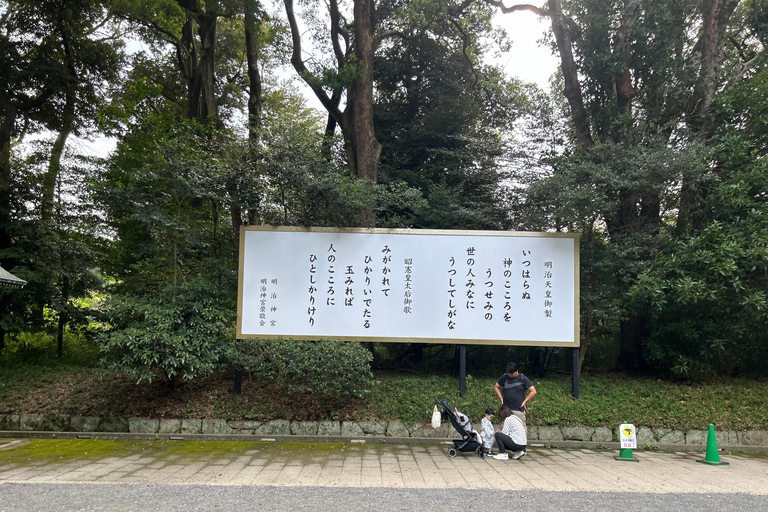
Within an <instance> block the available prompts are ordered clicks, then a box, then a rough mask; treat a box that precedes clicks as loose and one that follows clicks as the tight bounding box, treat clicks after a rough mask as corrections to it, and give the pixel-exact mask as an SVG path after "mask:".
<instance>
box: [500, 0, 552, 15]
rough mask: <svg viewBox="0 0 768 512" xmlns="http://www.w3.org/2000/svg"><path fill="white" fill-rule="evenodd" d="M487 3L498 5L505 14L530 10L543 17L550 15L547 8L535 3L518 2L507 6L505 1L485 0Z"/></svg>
mask: <svg viewBox="0 0 768 512" xmlns="http://www.w3.org/2000/svg"><path fill="white" fill-rule="evenodd" d="M485 1H486V3H488V4H490V5H492V6H494V7H498V8H499V10H501V12H503V13H504V14H509V13H511V12H517V11H530V12H532V13H535V14H538V15H539V16H541V17H542V18H546V17H548V16H550V11H549V10H547V9H542V8H541V7H536V6H535V5H531V4H516V5H512V6H510V7H507V6H505V5H504V3H503V2H501V1H499V0H485Z"/></svg>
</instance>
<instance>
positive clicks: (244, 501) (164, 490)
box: [0, 483, 768, 512]
mask: <svg viewBox="0 0 768 512" xmlns="http://www.w3.org/2000/svg"><path fill="white" fill-rule="evenodd" d="M516 509H519V510H520V511H521V512H539V511H540V512H566V511H567V512H572V511H575V510H590V511H602V510H606V511H614V510H617V511H618V510H621V511H622V512H635V511H637V512H639V511H649V512H658V511H664V512H666V511H670V512H675V511H681V512H682V511H685V512H690V511H696V512H706V511H717V512H723V511H738V512H753V511H754V512H765V511H766V510H768V496H755V495H748V494H700V493H699V494H689V493H676V494H644V493H618V492H617V493H595V492H546V491H517V492H515V491H489V490H468V489H388V488H344V487H252V486H202V485H156V484H43V483H38V484H9V483H6V484H0V512H38V511H40V512H65V511H66V512H70V511H77V512H91V511H94V512H95V511H99V512H102V511H104V512H107V511H120V512H128V511H131V512H146V511H163V512H177V511H178V512H192V511H203V510H205V511H208V510H213V511H224V510H226V511H244V510H258V511H288V510H290V511H293V510H321V511H326V510H327V511H334V512H342V511H344V512H345V511H349V510H351V511H354V510H364V511H365V512H373V511H425V512H426V511H429V512H436V511H454V510H455V511H468V510H482V511H489V512H490V511H500V510H516Z"/></svg>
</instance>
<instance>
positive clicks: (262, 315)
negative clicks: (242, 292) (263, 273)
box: [259, 279, 267, 327]
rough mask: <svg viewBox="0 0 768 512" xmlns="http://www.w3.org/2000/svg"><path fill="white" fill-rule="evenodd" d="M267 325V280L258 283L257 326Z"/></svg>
mask: <svg viewBox="0 0 768 512" xmlns="http://www.w3.org/2000/svg"><path fill="white" fill-rule="evenodd" d="M265 325H267V280H266V279H262V280H261V282H260V283H259V326H261V327H264V326H265Z"/></svg>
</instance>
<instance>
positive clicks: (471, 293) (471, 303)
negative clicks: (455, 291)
mask: <svg viewBox="0 0 768 512" xmlns="http://www.w3.org/2000/svg"><path fill="white" fill-rule="evenodd" d="M474 255H475V248H474V247H468V248H467V256H469V257H468V258H467V275H466V276H465V277H466V278H467V284H466V285H465V287H466V289H467V292H466V294H467V304H466V308H467V309H475V300H474V299H475V290H473V288H474V287H475V286H477V285H475V281H474V280H473V279H474V278H475V277H476V276H475V273H474V272H473V267H474V266H475V258H473V257H472V256H474Z"/></svg>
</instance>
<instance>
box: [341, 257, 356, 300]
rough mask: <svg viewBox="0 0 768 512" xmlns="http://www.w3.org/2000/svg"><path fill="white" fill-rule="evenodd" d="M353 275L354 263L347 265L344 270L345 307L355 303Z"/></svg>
mask: <svg viewBox="0 0 768 512" xmlns="http://www.w3.org/2000/svg"><path fill="white" fill-rule="evenodd" d="M354 275H355V268H354V265H347V270H346V271H345V272H344V286H345V288H344V305H345V306H347V307H352V306H354V305H355V304H354V300H355V289H354V288H353V287H352V285H353V284H355V280H354Z"/></svg>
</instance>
